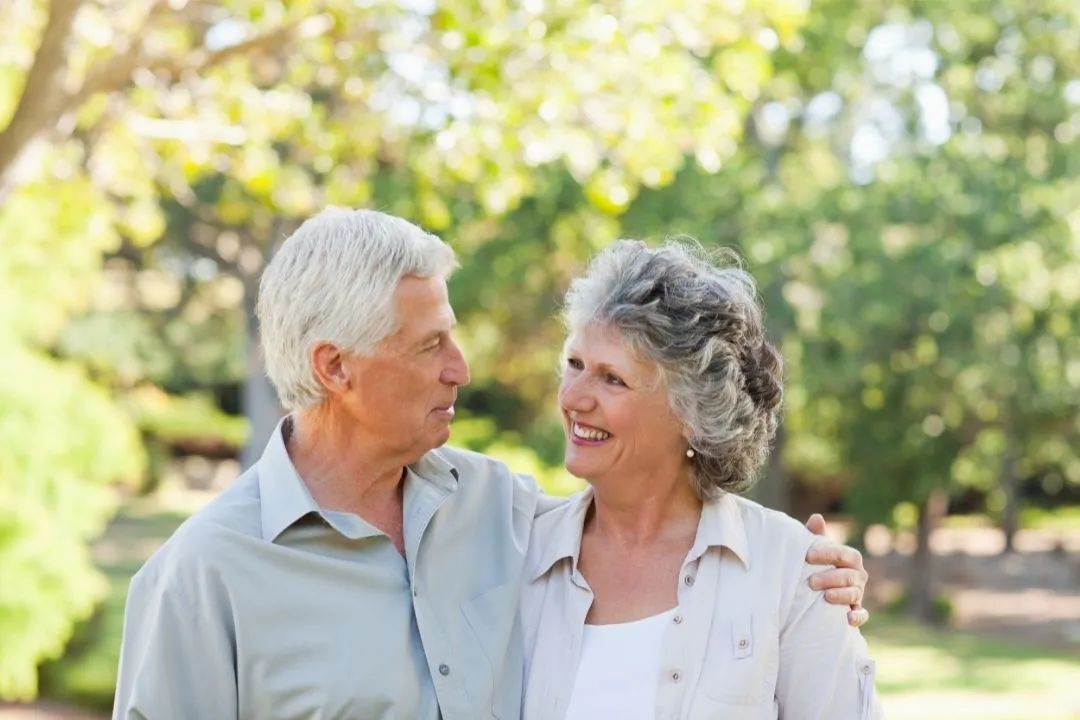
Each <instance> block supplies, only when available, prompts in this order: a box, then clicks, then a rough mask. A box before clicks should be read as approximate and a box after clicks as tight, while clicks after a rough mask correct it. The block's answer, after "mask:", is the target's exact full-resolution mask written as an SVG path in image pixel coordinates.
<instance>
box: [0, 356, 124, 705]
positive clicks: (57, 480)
mask: <svg viewBox="0 0 1080 720" xmlns="http://www.w3.org/2000/svg"><path fill="white" fill-rule="evenodd" d="M0 407H2V408H3V409H4V412H3V413H2V414H0V575H2V576H3V583H0V637H3V638H4V642H3V643H0V695H3V696H5V697H12V698H31V697H33V695H34V693H35V688H36V681H37V676H36V666H37V663H39V662H40V661H42V660H44V659H46V658H50V657H56V656H58V655H59V653H60V652H61V650H62V649H63V647H64V644H65V642H66V641H67V639H68V637H70V635H71V632H72V626H73V623H74V622H75V621H76V620H79V619H81V618H85V617H86V616H87V615H88V614H89V613H90V612H91V610H92V609H93V607H94V604H95V603H96V602H97V601H98V600H100V599H101V597H102V595H103V593H104V591H105V586H104V582H103V580H102V578H101V576H100V574H98V573H97V572H96V571H95V570H94V569H93V566H92V565H91V564H90V562H89V558H88V557H87V552H86V545H85V544H86V542H87V541H88V540H89V539H90V538H92V537H94V536H95V535H96V534H97V533H99V532H100V531H101V529H102V527H103V526H104V523H105V521H106V520H107V519H108V517H109V516H110V515H111V514H112V512H113V511H114V509H115V494H114V493H113V492H112V491H111V490H110V488H109V485H110V484H112V483H114V482H116V481H117V480H119V479H129V480H134V479H136V478H137V477H138V476H139V475H140V473H141V472H142V462H143V453H142V448H141V446H140V444H139V439H138V435H137V434H136V433H135V432H134V430H133V428H132V426H131V424H130V422H129V421H128V420H127V418H126V417H125V416H124V415H123V414H122V413H120V412H119V411H118V410H117V409H116V407H115V406H114V405H113V404H112V403H111V401H110V400H109V398H108V396H107V395H106V394H105V393H104V392H102V391H101V390H100V389H99V388H96V387H95V386H93V385H92V384H91V383H90V382H89V381H88V380H87V379H86V378H85V377H84V376H83V374H82V373H81V372H80V371H79V369H78V368H77V367H73V366H71V365H68V364H64V363H58V362H55V361H53V360H50V359H48V358H45V357H43V356H41V355H39V354H37V353H34V352H32V351H29V350H26V349H23V348H20V347H18V346H17V345H15V344H14V343H13V342H10V341H9V342H7V343H5V344H3V345H0Z"/></svg>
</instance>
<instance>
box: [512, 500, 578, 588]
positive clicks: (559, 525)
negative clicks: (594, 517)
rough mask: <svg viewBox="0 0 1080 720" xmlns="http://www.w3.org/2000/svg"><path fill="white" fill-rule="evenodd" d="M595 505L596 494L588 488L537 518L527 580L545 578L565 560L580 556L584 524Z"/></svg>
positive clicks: (527, 569)
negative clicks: (556, 564)
mask: <svg viewBox="0 0 1080 720" xmlns="http://www.w3.org/2000/svg"><path fill="white" fill-rule="evenodd" d="M591 502H592V495H591V493H590V492H589V491H588V489H586V490H583V491H581V492H578V493H575V494H574V495H571V496H569V497H567V498H566V500H565V502H563V503H561V504H559V505H558V506H556V507H554V508H552V509H550V510H548V511H547V512H545V513H543V514H541V515H538V516H537V517H536V520H535V522H534V523H533V531H532V538H531V539H530V540H529V552H528V556H527V558H528V559H527V560H526V561H525V572H526V575H527V577H526V581H530V580H533V579H534V578H535V577H537V576H539V575H543V574H544V573H546V572H547V570H549V569H550V568H551V566H552V565H553V564H555V562H557V561H558V560H559V559H561V558H563V557H567V556H573V557H576V556H577V552H578V548H580V546H581V528H582V524H583V522H584V519H585V513H586V512H587V511H588V509H589V504H590V503H591Z"/></svg>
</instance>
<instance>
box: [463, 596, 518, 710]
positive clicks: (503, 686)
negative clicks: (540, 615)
mask: <svg viewBox="0 0 1080 720" xmlns="http://www.w3.org/2000/svg"><path fill="white" fill-rule="evenodd" d="M519 591H520V585H519V583H518V582H516V581H515V582H509V583H506V584H504V585H499V586H497V587H495V588H492V589H491V590H488V591H486V592H483V593H481V594H480V595H477V596H476V597H474V598H472V599H471V600H468V601H467V602H464V603H462V605H461V612H462V614H463V615H464V616H465V621H466V622H467V623H468V626H469V630H470V632H469V633H466V634H467V635H469V637H466V638H465V646H466V648H465V649H466V653H467V655H468V658H469V661H470V666H471V667H472V671H471V672H470V673H469V682H468V683H467V684H466V690H467V691H468V693H469V697H470V700H471V701H472V702H473V704H474V705H475V706H476V708H477V710H478V711H479V712H480V713H483V714H485V715H486V714H487V713H490V715H491V716H492V717H495V718H500V720H501V719H502V718H511V717H517V715H518V713H519V711H520V704H521V681H522V668H523V647H522V639H521V625H520V621H519V620H518V613H517V606H518V594H519ZM482 716H483V715H481V716H478V717H482Z"/></svg>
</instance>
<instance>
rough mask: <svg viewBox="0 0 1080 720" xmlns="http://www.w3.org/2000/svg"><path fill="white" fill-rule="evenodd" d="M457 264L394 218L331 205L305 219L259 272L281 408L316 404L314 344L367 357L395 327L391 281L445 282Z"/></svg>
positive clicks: (442, 247) (265, 336)
mask: <svg viewBox="0 0 1080 720" xmlns="http://www.w3.org/2000/svg"><path fill="white" fill-rule="evenodd" d="M456 266H457V262H456V260H455V259H454V251H453V250H451V249H450V247H449V246H448V245H447V244H446V243H444V242H443V241H442V240H440V239H439V238H437V237H436V236H434V235H431V234H430V233H427V232H425V231H424V230H422V229H420V228H419V227H417V226H416V225H413V224H412V223H410V222H408V221H406V220H403V219H401V218H399V217H394V216H393V215H387V214H386V213H381V212H376V211H374V210H350V209H347V208H338V207H330V208H327V209H325V210H323V211H322V212H320V213H319V214H318V215H316V216H314V217H312V218H310V219H308V220H307V221H306V222H305V223H304V224H303V225H301V226H300V227H299V229H297V231H296V232H294V233H293V234H292V235H291V236H290V237H289V238H288V239H287V240H286V241H285V242H284V243H283V244H282V246H281V248H280V249H279V250H278V251H277V253H276V254H275V255H274V257H273V258H272V259H271V260H270V262H269V264H268V265H267V266H266V269H265V270H264V271H263V276H262V281H261V282H260V284H259V301H258V305H257V307H256V314H257V315H258V318H259V324H260V328H261V332H262V347H263V354H264V358H265V360H266V372H267V375H269V377H270V381H271V382H272V383H273V385H274V388H275V389H276V390H277V393H278V397H279V398H280V399H281V404H282V405H283V406H284V407H285V409H287V410H290V411H296V410H302V409H304V408H308V407H311V406H313V405H317V404H318V403H320V402H321V401H322V400H323V397H324V391H323V387H322V386H321V385H320V384H319V381H318V380H317V379H316V377H315V374H314V372H313V371H312V368H311V350H312V348H313V347H314V346H315V345H316V343H319V342H329V343H332V344H334V345H335V346H337V347H338V348H340V349H342V350H345V351H347V352H353V353H357V354H362V355H367V354H371V353H372V352H373V351H374V350H375V348H376V346H377V345H378V344H379V343H380V342H381V341H382V340H383V339H385V338H386V337H387V336H389V335H391V334H393V333H394V332H395V331H396V330H397V328H398V318H396V317H395V314H394V306H393V296H394V291H395V289H396V288H397V285H398V282H399V281H400V280H401V279H402V278H403V277H406V276H415V277H421V278H428V277H442V278H446V277H449V275H450V273H451V272H452V271H453V269H454V268H455V267H456Z"/></svg>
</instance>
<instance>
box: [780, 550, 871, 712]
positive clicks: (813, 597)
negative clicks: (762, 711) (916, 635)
mask: <svg viewBox="0 0 1080 720" xmlns="http://www.w3.org/2000/svg"><path fill="white" fill-rule="evenodd" d="M813 569H814V568H813V566H812V565H809V564H807V565H805V566H804V568H803V573H802V576H801V577H800V578H799V581H798V584H797V587H796V588H795V593H794V597H793V599H792V603H791V606H790V611H789V612H788V615H787V618H786V620H785V621H784V624H783V627H782V628H781V630H780V668H779V672H778V677H777V683H776V700H777V702H778V704H779V707H780V717H781V718H788V719H789V720H796V719H797V720H826V719H832V718H845V720H847V719H850V720H879V719H880V718H882V717H884V715H883V713H882V710H881V706H880V703H879V701H878V698H877V693H876V691H875V689H874V676H875V667H874V661H873V660H871V659H870V655H869V652H868V651H867V647H866V641H865V640H864V639H863V637H862V634H861V633H860V632H859V631H858V630H857V629H856V628H854V627H849V626H848V625H847V623H846V622H845V618H844V615H845V608H844V607H843V606H837V605H830V604H829V603H828V602H827V601H826V600H825V598H824V597H822V594H821V593H820V592H817V591H815V590H813V589H811V587H810V582H809V578H810V576H811V573H812V571H813Z"/></svg>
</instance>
